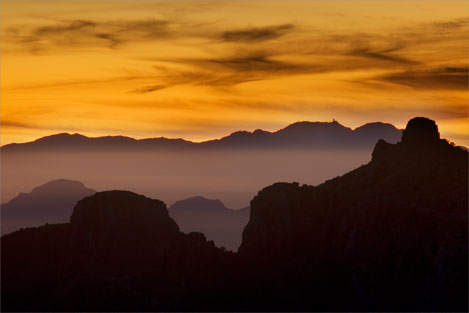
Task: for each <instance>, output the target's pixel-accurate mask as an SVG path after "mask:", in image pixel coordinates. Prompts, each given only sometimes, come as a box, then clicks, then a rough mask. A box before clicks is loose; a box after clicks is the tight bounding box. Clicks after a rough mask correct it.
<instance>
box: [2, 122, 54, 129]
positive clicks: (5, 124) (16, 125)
mask: <svg viewBox="0 0 469 313" xmlns="http://www.w3.org/2000/svg"><path fill="white" fill-rule="evenodd" d="M0 124H1V126H2V127H11V128H29V129H49V128H47V127H43V126H39V125H35V124H30V123H23V122H16V121H11V120H2V121H1V122H0Z"/></svg>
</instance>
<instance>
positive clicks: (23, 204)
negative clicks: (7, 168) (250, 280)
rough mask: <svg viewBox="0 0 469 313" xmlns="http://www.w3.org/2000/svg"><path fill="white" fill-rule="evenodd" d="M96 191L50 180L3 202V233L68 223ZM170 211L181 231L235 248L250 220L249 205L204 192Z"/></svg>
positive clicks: (173, 206) (221, 245)
mask: <svg viewBox="0 0 469 313" xmlns="http://www.w3.org/2000/svg"><path fill="white" fill-rule="evenodd" d="M94 193H95V191H94V190H92V189H89V188H87V187H85V186H84V185H83V184H82V183H81V182H79V181H72V180H67V179H57V180H53V181H50V182H48V183H45V184H43V185H41V186H38V187H36V188H34V189H33V191H31V193H20V194H19V195H18V196H16V197H15V198H13V199H12V200H10V201H8V202H7V203H4V204H2V206H1V224H2V229H1V230H2V231H1V233H2V235H4V234H7V233H12V232H14V231H17V230H18V229H20V228H28V227H38V226H42V225H44V224H46V223H48V224H54V223H66V222H68V221H69V219H70V216H71V214H72V211H73V207H74V206H75V205H76V203H77V202H78V201H79V200H81V199H82V198H84V197H86V196H89V195H92V194H94ZM169 213H170V215H171V217H172V218H174V219H175V220H176V222H177V223H178V225H179V227H180V228H181V231H183V232H185V233H190V232H201V233H203V234H204V235H205V236H206V237H207V238H208V239H209V240H213V241H214V242H215V244H216V245H217V246H218V247H225V248H227V249H229V250H234V251H236V249H237V248H238V247H239V245H240V244H241V233H242V231H243V228H244V226H246V224H247V222H248V220H249V207H247V208H244V209H240V210H232V209H228V208H226V207H225V206H224V205H223V203H222V202H221V201H220V200H212V199H206V198H204V197H201V196H197V197H192V198H188V199H185V200H181V201H177V202H175V203H174V204H173V205H172V206H170V207H169Z"/></svg>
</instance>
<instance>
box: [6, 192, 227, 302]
mask: <svg viewBox="0 0 469 313" xmlns="http://www.w3.org/2000/svg"><path fill="white" fill-rule="evenodd" d="M1 241H2V242H1V244H2V245H1V249H2V267H1V271H2V288H1V292H2V304H1V305H2V311H5V310H9V311H11V310H13V311H18V310H20V311H38V310H40V311H56V310H59V311H60V310H65V311H70V310H71V311H100V310H102V311H109V310H113V311H128V310H132V311H134V310H142V311H148V310H150V311H161V310H187V309H188V308H191V307H194V308H196V307H198V306H199V303H201V302H202V303H204V304H205V305H207V304H209V303H210V300H211V299H212V297H219V298H220V299H224V298H225V295H224V294H223V292H222V291H221V288H220V287H221V284H222V281H220V278H221V277H222V275H223V277H226V274H225V273H226V272H227V269H226V266H227V261H229V260H230V259H228V258H227V257H228V256H229V254H228V253H225V252H223V251H221V250H219V249H217V248H216V247H215V246H214V245H213V242H207V241H206V239H205V237H204V236H203V234H200V233H190V234H187V235H186V234H183V233H181V232H179V229H178V226H177V224H176V223H175V222H174V220H173V219H171V218H170V217H169V215H168V211H167V209H166V206H165V204H164V203H163V202H161V201H159V200H152V199H149V198H146V197H144V196H140V195H137V194H134V193H131V192H127V191H107V192H99V193H96V194H95V195H93V196H89V197H87V198H84V199H83V200H80V201H79V202H78V203H77V205H76V206H75V208H74V210H73V214H72V216H71V218H70V223H69V224H58V225H47V226H42V227H39V228H31V229H25V230H21V231H18V232H15V233H12V234H9V235H6V236H3V237H2V239H1ZM217 289H218V290H220V291H217ZM209 307H210V306H208V308H209Z"/></svg>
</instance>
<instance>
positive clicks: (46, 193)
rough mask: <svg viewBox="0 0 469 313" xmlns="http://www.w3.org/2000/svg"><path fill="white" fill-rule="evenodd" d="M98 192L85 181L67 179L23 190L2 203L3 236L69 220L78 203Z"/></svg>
mask: <svg viewBox="0 0 469 313" xmlns="http://www.w3.org/2000/svg"><path fill="white" fill-rule="evenodd" d="M94 193H95V191H94V190H92V189H89V188H86V187H85V186H84V185H83V184H82V183H81V182H78V181H72V180H67V179H57V180H53V181H50V182H48V183H46V184H44V185H41V186H39V187H36V188H34V189H33V191H31V193H20V194H19V195H18V196H17V197H15V198H13V199H12V200H10V201H8V202H7V203H4V204H2V206H1V218H2V235H3V234H6V233H11V232H12V231H15V230H18V229H20V228H25V227H32V226H40V225H44V224H45V223H59V222H65V221H67V220H68V218H69V217H70V214H71V213H72V209H73V207H74V206H75V204H76V202H77V201H78V200H80V199H82V198H84V197H86V196H89V195H91V194H94Z"/></svg>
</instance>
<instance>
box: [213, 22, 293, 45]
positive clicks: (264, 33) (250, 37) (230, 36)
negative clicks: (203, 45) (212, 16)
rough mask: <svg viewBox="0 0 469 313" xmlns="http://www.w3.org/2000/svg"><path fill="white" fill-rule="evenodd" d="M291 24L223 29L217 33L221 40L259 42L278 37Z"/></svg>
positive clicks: (283, 33)
mask: <svg viewBox="0 0 469 313" xmlns="http://www.w3.org/2000/svg"><path fill="white" fill-rule="evenodd" d="M293 27H294V26H293V25H292V24H283V25H276V26H267V27H254V28H248V29H243V30H231V31H225V32H223V33H221V34H220V35H219V38H220V39H221V40H222V41H228V42H243V41H245V42H259V41H265V40H271V39H275V38H279V37H281V36H283V35H285V34H286V33H287V32H288V31H290V30H291V29H292V28H293Z"/></svg>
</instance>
